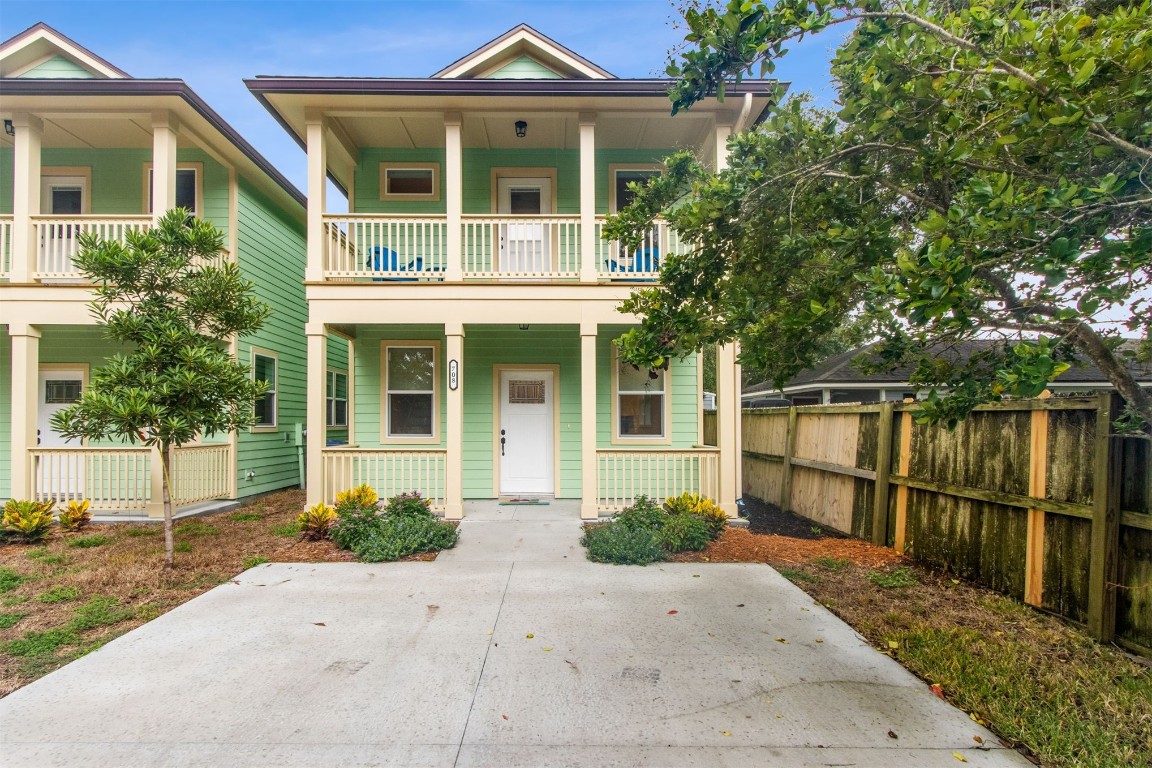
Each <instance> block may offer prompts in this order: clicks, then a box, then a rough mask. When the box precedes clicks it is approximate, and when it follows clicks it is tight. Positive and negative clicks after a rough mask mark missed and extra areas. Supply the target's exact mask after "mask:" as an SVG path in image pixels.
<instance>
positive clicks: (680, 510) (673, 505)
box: [664, 491, 728, 539]
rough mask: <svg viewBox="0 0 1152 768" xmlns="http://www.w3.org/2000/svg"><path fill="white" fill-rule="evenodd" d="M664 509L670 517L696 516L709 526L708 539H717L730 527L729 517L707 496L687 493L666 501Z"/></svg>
mask: <svg viewBox="0 0 1152 768" xmlns="http://www.w3.org/2000/svg"><path fill="white" fill-rule="evenodd" d="M664 509H665V510H666V511H667V512H668V514H669V515H676V514H688V515H695V516H696V517H698V518H700V519H701V520H703V521H704V522H705V523H706V524H707V526H708V537H709V538H710V539H715V538H718V537H719V536H720V534H721V533H723V532H724V529H725V528H727V527H728V515H726V514H725V513H724V510H722V509H720V507H719V506H717V505H716V502H714V501H712V499H709V498H708V497H706V496H701V495H700V494H698V493H689V492H687V491H685V492H684V493H682V494H680V495H679V496H670V497H668V498H667V499H665V500H664Z"/></svg>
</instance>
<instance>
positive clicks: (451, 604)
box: [0, 507, 1029, 768]
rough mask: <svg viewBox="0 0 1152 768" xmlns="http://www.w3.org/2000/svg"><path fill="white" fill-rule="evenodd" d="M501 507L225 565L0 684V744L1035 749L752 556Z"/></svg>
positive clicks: (488, 758)
mask: <svg viewBox="0 0 1152 768" xmlns="http://www.w3.org/2000/svg"><path fill="white" fill-rule="evenodd" d="M501 517H503V518H504V519H498V518H501ZM493 518H494V519H491V520H476V519H472V520H470V521H468V522H466V523H464V525H463V530H462V543H461V546H460V547H459V548H458V549H457V550H454V551H453V552H451V553H445V554H444V555H442V556H441V558H440V559H439V560H438V561H436V562H429V563H395V564H378V565H365V564H344V563H333V564H306V565H283V564H281V565H276V564H272V565H264V566H259V567H257V568H254V569H252V570H249V571H247V572H245V573H243V574H241V575H240V576H239V577H237V578H236V579H235V580H234V581H232V582H229V583H227V584H224V585H222V586H220V587H218V588H216V589H214V590H212V591H210V592H208V593H207V594H205V595H202V596H201V597H199V598H197V599H195V600H193V601H191V602H189V603H187V604H185V605H183V606H181V607H179V608H177V609H175V610H173V611H171V612H170V613H168V614H165V615H164V616H161V617H160V618H158V619H156V620H155V621H153V622H150V623H149V624H147V625H145V626H143V627H140V628H139V629H137V630H135V631H134V632H131V633H129V634H127V635H125V636H124V637H122V638H119V639H118V640H116V641H114V642H112V643H110V644H108V645H107V646H105V647H104V648H102V649H100V650H98V651H96V652H95V653H93V654H91V655H89V656H86V657H84V658H82V659H79V660H78V661H76V662H74V663H72V664H69V665H68V666H67V667H64V668H63V669H60V670H58V671H57V672H54V673H52V674H51V675H48V676H47V677H45V678H43V679H41V680H39V681H38V682H36V683H33V684H32V685H29V686H27V687H26V688H23V689H21V690H19V691H16V692H15V693H13V694H11V695H9V696H8V697H7V698H5V699H3V700H0V724H2V725H0V765H3V766H35V767H36V768H45V767H46V766H85V767H87V768H93V767H95V766H160V765H164V766H378V765H387V766H392V765H396V766H501V767H504V766H509V767H514V766H534V767H536V766H753V765H755V766H829V765H839V766H844V765H852V766H884V767H885V768H899V767H900V766H917V767H918V768H919V767H921V766H949V767H951V768H955V766H958V765H960V762H959V761H958V759H957V757H955V756H954V755H953V753H954V752H956V753H959V754H961V755H962V756H963V757H964V758H965V759H966V760H967V762H968V763H970V764H971V765H973V766H993V765H995V766H1008V765H1019V766H1027V765H1029V763H1028V762H1027V761H1025V760H1024V759H1023V758H1021V757H1020V756H1019V755H1017V754H1016V753H1015V752H1012V751H1010V750H1005V749H1002V748H1000V747H999V746H998V742H997V741H996V739H995V737H994V736H993V735H992V734H991V733H989V732H988V731H986V730H985V729H983V728H981V727H979V726H977V725H976V724H975V723H973V722H972V721H971V720H970V719H969V718H968V717H967V715H965V714H964V713H963V712H960V711H958V710H956V709H954V708H952V707H950V706H949V705H948V704H946V703H944V702H943V701H941V700H940V699H938V698H936V697H935V696H933V695H932V694H931V692H930V691H929V690H928V689H927V687H926V686H925V685H924V684H923V683H922V682H920V681H919V680H917V679H916V678H914V677H913V676H912V675H911V674H909V673H908V672H906V671H905V670H904V669H903V668H902V667H900V666H899V665H898V664H896V663H895V662H894V661H892V660H891V659H889V658H887V657H885V656H883V655H882V654H880V653H877V652H876V651H875V650H873V649H872V648H870V647H869V646H868V645H867V644H866V643H864V642H863V641H862V640H861V639H860V638H859V637H858V636H857V635H856V634H855V633H854V632H853V631H852V630H851V629H850V628H849V627H848V626H847V625H845V624H843V623H842V622H840V621H839V620H838V619H836V618H835V617H834V616H832V615H831V614H830V613H828V612H827V611H826V610H824V609H823V608H821V607H819V606H817V605H814V604H813V602H812V599H811V598H809V597H808V596H807V595H805V594H804V593H803V592H801V591H800V590H799V589H797V588H796V587H795V586H793V585H792V584H791V583H789V582H788V581H787V580H785V579H784V578H782V577H781V576H779V575H778V574H777V573H776V572H775V571H774V570H772V569H771V568H769V567H767V566H763V565H718V564H717V565H712V564H703V565H687V564H666V565H663V566H659V565H657V566H649V567H647V568H635V567H616V566H605V565H596V564H593V563H588V562H586V561H585V560H584V559H583V552H582V550H581V549H580V547H579V545H578V543H577V542H578V538H579V535H580V531H579V522H578V521H576V520H574V519H572V517H571V515H569V514H566V510H565V509H564V508H562V507H561V508H558V509H554V510H551V509H548V508H541V507H537V508H529V509H521V510H517V511H515V512H509V511H504V510H501V511H500V512H499V513H498V514H494V515H493ZM509 518H511V519H509ZM515 518H520V519H515ZM889 731H891V732H892V733H894V734H895V735H896V738H893V737H892V736H890V735H889ZM976 736H979V737H980V738H982V739H983V740H984V743H985V744H986V745H989V746H991V747H992V749H989V750H986V751H985V750H980V749H978V748H977V746H978V744H977V742H976V741H975V740H974V737H976Z"/></svg>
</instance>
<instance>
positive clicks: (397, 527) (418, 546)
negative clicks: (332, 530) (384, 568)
mask: <svg viewBox="0 0 1152 768" xmlns="http://www.w3.org/2000/svg"><path fill="white" fill-rule="evenodd" d="M459 535H460V534H459V532H458V531H457V530H456V527H455V526H454V525H452V524H451V523H444V522H441V521H439V520H437V519H436V518H435V517H431V516H429V517H420V516H412V515H401V516H398V517H384V518H383V519H382V520H380V521H379V523H378V525H377V526H376V528H375V530H374V531H372V532H371V533H369V535H367V536H365V537H364V538H362V539H360V540H359V541H358V542H356V544H355V545H354V546H353V547H352V551H353V552H354V553H355V555H356V557H358V558H360V559H361V560H363V561H364V562H366V563H379V562H385V561H389V560H398V559H400V558H401V557H404V556H406V555H412V554H416V553H417V552H432V551H434V550H438V549H451V548H452V547H454V546H456V540H457V539H458V538H459Z"/></svg>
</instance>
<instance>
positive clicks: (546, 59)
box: [432, 24, 615, 80]
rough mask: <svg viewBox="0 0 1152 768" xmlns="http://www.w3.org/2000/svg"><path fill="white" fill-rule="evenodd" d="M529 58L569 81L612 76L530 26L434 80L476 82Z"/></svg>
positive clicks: (485, 47) (518, 28) (476, 52)
mask: <svg viewBox="0 0 1152 768" xmlns="http://www.w3.org/2000/svg"><path fill="white" fill-rule="evenodd" d="M522 58H527V59H529V60H531V61H533V62H535V63H537V64H539V65H541V66H542V67H544V68H545V69H547V70H549V71H551V72H553V73H555V74H556V75H558V76H559V77H561V78H564V79H566V80H606V79H611V78H614V77H615V75H613V74H612V73H611V72H609V71H608V70H606V69H603V68H602V67H599V66H597V65H596V64H593V63H592V62H591V61H589V60H588V59H586V58H584V57H583V56H581V55H580V54H578V53H576V52H575V51H573V50H571V49H569V48H565V47H564V46H563V45H560V43H558V42H556V41H555V40H552V39H551V38H549V37H546V36H545V35H542V34H540V33H539V32H537V31H536V30H535V29H533V28H532V27H530V26H528V25H527V24H517V25H516V26H515V27H513V28H512V29H510V30H508V31H507V32H505V33H504V34H502V35H500V36H499V37H497V38H496V39H494V40H490V41H489V42H487V43H485V44H484V45H482V46H480V47H479V48H477V49H476V50H474V51H472V52H471V53H469V54H467V55H465V56H463V57H461V58H459V59H457V60H456V61H454V62H452V63H451V64H449V65H448V66H447V67H445V68H444V69H442V70H440V71H439V72H437V73H435V74H434V75H432V77H434V78H446V79H459V80H473V79H479V78H487V77H492V76H493V75H495V74H497V73H498V72H499V71H500V70H502V69H504V68H505V67H506V66H507V65H509V64H511V63H512V62H514V61H517V60H518V59H522Z"/></svg>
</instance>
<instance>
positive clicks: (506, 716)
mask: <svg viewBox="0 0 1152 768" xmlns="http://www.w3.org/2000/svg"><path fill="white" fill-rule="evenodd" d="M500 717H502V718H504V719H505V720H507V719H508V715H500Z"/></svg>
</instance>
